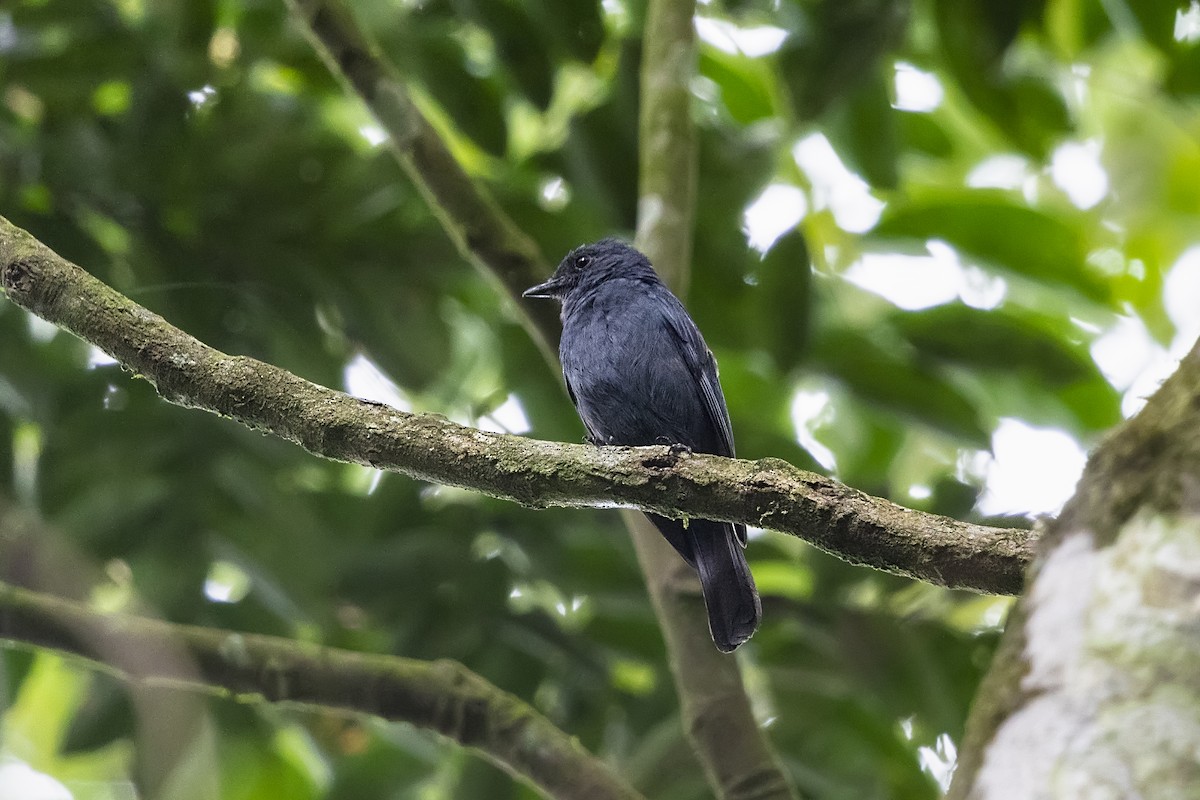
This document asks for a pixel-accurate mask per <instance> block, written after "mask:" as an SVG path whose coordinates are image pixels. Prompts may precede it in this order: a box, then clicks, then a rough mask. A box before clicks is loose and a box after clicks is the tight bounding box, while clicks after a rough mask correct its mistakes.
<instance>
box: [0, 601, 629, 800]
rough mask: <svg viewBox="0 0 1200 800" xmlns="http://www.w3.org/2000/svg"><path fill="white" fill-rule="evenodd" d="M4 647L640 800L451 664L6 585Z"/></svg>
mask: <svg viewBox="0 0 1200 800" xmlns="http://www.w3.org/2000/svg"><path fill="white" fill-rule="evenodd" d="M0 639H8V640H10V641H15V642H22V643H26V644H31V645H36V646H38V647H43V648H49V649H52V650H57V651H60V652H63V653H68V654H72V655H75V656H80V657H82V658H83V659H86V660H87V661H88V662H90V663H91V664H92V665H93V666H98V667H101V668H103V669H104V670H105V671H107V672H110V673H112V674H114V675H116V676H117V677H119V678H122V679H124V680H127V681H129V682H131V683H133V684H134V685H135V686H136V685H147V684H149V685H166V686H170V687H172V688H181V689H190V690H194V691H198V692H203V693H206V694H212V695H217V696H227V697H230V696H231V697H234V698H236V699H238V700H242V701H254V702H260V701H267V702H271V703H281V702H287V703H297V704H300V705H303V706H310V707H320V708H324V709H340V710H344V711H350V712H359V713H364V714H371V715H373V716H377V717H381V718H383V719H387V720H392V721H399V722H408V723H411V724H412V725H416V726H417V727H419V728H428V729H430V730H434V731H437V732H438V733H440V734H442V735H443V736H446V737H448V738H450V739H453V740H454V741H456V742H458V743H459V744H461V745H464V746H466V747H470V748H473V749H475V750H477V751H479V752H480V753H482V754H483V755H484V756H485V757H487V758H488V759H489V760H490V761H492V762H494V763H495V764H497V765H499V766H500V767H502V768H503V769H505V770H506V771H507V772H509V773H510V774H512V775H513V776H514V777H516V778H518V779H520V780H523V781H526V782H528V783H530V784H532V785H533V786H535V787H537V788H538V789H540V790H541V792H542V793H543V794H544V795H545V796H547V797H551V798H560V799H561V800H572V799H573V798H581V799H582V798H586V799H587V800H638V798H640V797H641V796H640V795H639V794H638V793H637V792H635V791H634V790H633V789H632V788H630V787H629V786H628V785H627V784H626V783H625V782H624V781H623V780H622V779H621V778H620V777H619V776H618V775H617V774H615V773H614V772H613V770H612V769H611V768H610V767H609V766H608V765H606V764H604V763H603V762H602V761H600V760H599V759H597V758H596V757H595V756H593V755H591V754H590V753H588V752H587V751H586V750H584V748H583V746H582V745H580V744H579V742H578V740H576V739H574V738H573V737H571V736H568V735H567V734H565V733H563V732H562V731H561V730H559V729H558V728H556V727H555V726H554V725H553V724H552V723H551V722H550V721H549V720H548V719H546V718H545V717H543V716H542V715H541V714H539V713H538V712H537V711H535V710H534V709H533V708H532V707H530V706H529V705H527V704H526V703H524V702H523V701H522V700H520V699H519V698H517V697H515V696H513V695H511V694H508V693H507V692H504V691H502V690H500V689H498V688H496V687H495V686H493V685H492V684H490V683H488V682H487V681H486V680H484V679H483V678H481V677H480V676H478V675H476V674H475V673H474V672H471V671H470V670H468V669H467V668H466V667H464V666H462V665H461V664H459V663H457V662H454V661H437V662H432V663H430V662H425V661H418V660H414V659H408V658H398V657H395V656H381V655H369V654H363V653H353V652H349V651H344V650H335V649H332V648H325V647H318V646H316V645H312V644H305V643H301V642H296V641H292V640H290V639H281V638H277V637H274V636H260V635H255V634H245V633H237V632H233V631H222V630H216V629H213V628H200V627H194V626H190V625H174V624H171V623H167V622H160V621H157V620H151V619H145V618H138V617H129V616H124V615H117V614H100V613H97V612H95V611H91V610H90V609H88V608H87V606H85V605H82V604H80V603H74V602H70V601H67V600H62V599H59V598H55V597H50V596H48V595H43V594H39V593H37V592H31V591H27V590H25V589H18V588H15V587H13V586H10V585H8V584H4V583H0ZM180 655H182V656H183V657H182V658H181V657H179V656H180Z"/></svg>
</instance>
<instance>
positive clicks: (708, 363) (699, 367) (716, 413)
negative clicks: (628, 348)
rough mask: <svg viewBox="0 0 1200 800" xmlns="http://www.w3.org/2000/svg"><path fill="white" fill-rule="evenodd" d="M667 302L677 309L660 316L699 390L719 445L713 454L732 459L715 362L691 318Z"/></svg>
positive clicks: (730, 434)
mask: <svg viewBox="0 0 1200 800" xmlns="http://www.w3.org/2000/svg"><path fill="white" fill-rule="evenodd" d="M671 299H672V300H674V301H675V303H673V304H672V305H674V304H679V307H678V308H677V309H675V308H672V309H669V310H668V311H667V313H665V314H664V315H663V316H664V317H665V319H666V320H667V327H668V329H669V330H670V331H671V333H672V334H674V341H675V345H676V347H677V349H678V350H679V354H680V356H681V357H682V358H683V362H684V363H685V364H686V365H687V368H688V372H690V373H691V374H692V378H693V379H694V380H695V381H696V385H697V386H699V387H700V395H701V399H703V401H704V410H705V411H706V412H707V413H708V419H709V422H711V423H712V426H713V430H715V431H716V432H717V440H718V442H719V444H720V445H721V452H719V453H716V455H721V456H729V457H731V458H732V457H733V453H734V451H733V426H732V425H731V424H730V422H729V409H728V408H727V407H726V405H725V395H724V393H723V392H722V391H721V382H720V380H719V379H718V377H717V360H716V359H715V358H713V354H712V351H711V350H709V349H708V345H706V344H705V343H704V337H702V336H701V335H700V330H699V329H698V328H697V327H696V323H694V322H692V319H691V317H689V316H688V315H687V312H686V311H684V309H683V304H682V303H679V301H678V300H676V299H675V298H674V297H672V298H671Z"/></svg>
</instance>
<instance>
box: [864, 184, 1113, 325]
mask: <svg viewBox="0 0 1200 800" xmlns="http://www.w3.org/2000/svg"><path fill="white" fill-rule="evenodd" d="M871 236H872V237H873V238H875V239H877V240H880V241H881V242H887V241H895V240H904V239H909V240H916V241H919V242H922V243H924V242H925V241H928V240H929V239H942V240H945V241H946V242H948V243H950V244H951V245H953V246H954V247H956V248H957V249H958V250H960V251H962V252H963V253H965V254H967V255H969V256H972V257H974V258H975V259H978V260H980V261H983V262H985V263H988V264H992V265H995V266H998V267H1003V268H1004V269H1007V270H1009V271H1011V272H1013V273H1015V274H1018V275H1024V276H1026V277H1029V278H1033V279H1035V280H1037V281H1042V282H1045V283H1050V284H1058V285H1061V286H1070V287H1072V288H1073V289H1075V290H1077V291H1078V292H1080V293H1081V294H1082V295H1083V296H1085V297H1087V298H1090V299H1092V300H1095V301H1097V302H1100V303H1108V302H1110V291H1109V288H1108V284H1107V283H1106V282H1105V281H1104V280H1103V279H1102V278H1101V277H1100V276H1098V275H1096V274H1095V273H1093V272H1092V270H1091V268H1090V267H1089V266H1088V265H1087V263H1086V257H1087V241H1086V239H1085V237H1084V235H1083V232H1082V231H1081V229H1080V228H1079V227H1078V226H1077V225H1075V224H1074V223H1073V221H1070V220H1069V218H1064V216H1062V215H1059V216H1051V215H1050V214H1047V213H1045V212H1042V211H1038V210H1036V209H1032V208H1028V207H1026V206H1023V205H1018V204H1017V202H1016V201H1015V199H1013V198H1010V197H1009V196H1008V195H1005V194H1004V193H1002V192H993V191H963V192H947V193H944V194H940V195H938V196H935V197H932V198H929V199H926V200H921V201H917V202H914V203H911V204H904V205H901V204H896V205H893V206H892V207H891V208H890V209H889V210H888V211H887V212H885V214H884V217H883V219H882V220H880V222H879V224H878V225H877V226H876V227H875V229H874V230H873V231H872V232H871Z"/></svg>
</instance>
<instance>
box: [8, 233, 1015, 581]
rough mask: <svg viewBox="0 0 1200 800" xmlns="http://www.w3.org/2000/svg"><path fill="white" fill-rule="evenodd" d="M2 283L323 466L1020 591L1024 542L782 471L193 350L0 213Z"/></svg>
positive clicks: (776, 463)
mask: <svg viewBox="0 0 1200 800" xmlns="http://www.w3.org/2000/svg"><path fill="white" fill-rule="evenodd" d="M0 285H2V286H3V288H4V291H5V293H6V294H7V295H8V297H9V299H10V300H12V301H13V302H14V303H16V304H17V305H19V306H22V307H23V308H26V309H28V310H29V311H31V312H33V313H34V314H37V315H38V316H40V317H42V318H43V319H45V320H47V321H49V322H52V323H54V324H55V325H58V326H59V327H61V328H64V329H66V330H68V331H71V332H72V333H74V334H75V335H77V336H79V337H80V338H82V339H84V340H86V341H88V342H91V343H92V344H94V345H96V346H97V347H99V348H100V349H101V350H103V351H104V352H106V353H108V354H109V355H110V356H112V357H113V358H115V359H116V360H117V361H119V362H120V363H121V364H122V365H124V366H125V368H127V369H129V370H130V371H132V372H133V373H135V374H136V375H138V376H140V377H143V378H145V379H146V380H148V381H150V382H151V383H152V384H153V385H154V386H155V388H156V389H157V391H158V393H159V394H160V395H161V396H162V397H163V398H164V399H165V400H167V401H169V402H172V403H175V404H177V405H181V406H186V407H189V408H199V409H203V410H206V411H211V412H213V413H216V414H220V415H221V416H224V417H229V418H231V419H234V420H236V421H238V422H241V423H242V424H244V425H246V426H248V427H250V428H253V429H256V430H261V431H266V432H270V433H273V434H275V435H277V436H279V437H281V438H284V439H287V440H288V441H291V442H295V443H296V444H299V445H300V446H301V447H303V448H304V449H306V450H308V451H309V452H311V453H313V454H315V455H318V456H322V457H324V458H329V459H333V460H337V461H346V462H353V463H357V464H363V465H366V466H371V467H376V468H378V469H386V470H391V471H394V472H400V473H404V474H406V475H410V476H412V477H415V478H419V479H422V480H428V481H431V482H435V483H442V484H446V485H451V486H460V487H463V488H467V489H473V490H475V491H479V492H482V493H485V494H488V495H491V496H493V497H499V498H504V499H507V500H513V501H515V502H518V503H522V504H524V505H528V506H533V507H545V506H551V505H558V506H611V505H614V504H619V505H627V506H633V507H636V508H640V509H643V510H647V511H654V512H657V513H660V514H665V515H667V516H673V517H688V516H691V517H703V518H706V519H715V520H729V521H731V522H745V523H747V524H750V525H758V526H761V527H765V528H772V529H775V530H780V531H783V532H786V533H791V534H793V535H796V536H800V537H802V538H804V539H806V540H807V541H810V542H812V543H813V544H815V545H817V546H818V547H821V548H822V549H825V550H828V551H829V552H831V553H834V554H835V555H838V556H840V557H842V558H844V559H846V560H848V561H851V562H853V563H857V564H865V565H868V566H872V567H875V568H877V569H883V570H886V571H889V572H895V573H898V574H902V575H908V576H911V577H914V578H918V579H921V580H926V581H929V582H931V583H936V584H938V585H941V586H948V587H953V588H967V589H974V590H977V591H981V592H992V593H998V594H1013V593H1016V592H1018V591H1020V588H1021V579H1022V571H1023V570H1024V567H1025V565H1026V563H1027V561H1028V558H1029V554H1030V552H1031V543H1032V540H1031V536H1030V533H1029V531H1024V530H1018V529H1009V528H989V527H986V526H981V525H972V524H969V523H963V522H958V521H956V520H952V519H949V518H946V517H939V516H936V515H933V514H926V513H923V512H919V511H913V510H910V509H906V508H903V507H901V506H898V505H895V504H894V503H890V502H888V501H886V500H882V499H879V498H874V497H870V496H868V495H866V494H863V493H862V492H858V491H856V490H854V489H851V488H850V487H848V486H845V485H843V484H840V483H838V482H837V481H834V480H831V479H829V478H825V477H823V476H821V475H817V474H816V473H812V472H805V471H803V470H799V469H797V468H795V467H793V466H792V465H790V464H788V463H787V462H785V461H781V460H779V459H773V458H766V459H760V460H758V461H746V460H740V459H728V458H721V457H719V456H708V455H687V454H684V455H680V454H676V453H672V452H671V450H670V449H669V448H667V447H644V448H625V447H603V448H596V447H592V446H590V445H572V444H558V443H554V442H542V441H537V440H534V439H526V438H523V437H519V436H510V435H505V434H496V433H490V432H487V431H481V430H478V429H475V428H468V427H464V426H462V425H457V424H455V423H453V422H450V421H449V420H448V419H446V418H444V417H442V416H439V415H434V414H409V413H405V412H402V411H399V410H397V409H394V408H391V407H389V406H384V405H381V404H378V403H372V402H367V401H363V400H358V399H356V398H353V397H350V396H349V395H346V394H343V393H342V392H338V391H334V390H332V389H327V388H325V387H322V386H318V385H316V384H314V383H312V382H310V381H306V380H304V379H303V378H300V377H298V376H296V375H293V374H292V373H290V372H287V371H286V370H282V369H280V368H278V367H274V366H271V365H270V364H265V363H263V362H261V361H257V360H255V359H253V358H248V357H245V356H231V355H226V354H225V353H222V352H219V351H217V350H215V349H213V348H211V347H209V346H207V345H205V344H204V343H202V342H200V341H199V340H197V339H196V338H194V337H192V336H190V335H188V334H187V333H184V332H183V331H181V330H179V329H178V328H175V327H174V326H172V325H171V324H170V323H168V322H167V321H166V320H164V319H163V318H162V317H160V316H158V315H157V314H154V313H153V312H151V311H149V310H147V309H146V308H143V307H142V306H140V305H138V304H137V303H134V302H133V301H132V300H130V299H129V298H127V297H125V296H123V295H121V294H119V293H118V292H116V291H115V290H113V289H112V288H110V287H108V286H106V285H105V284H104V283H101V282H100V281H99V280H97V279H96V278H94V277H92V276H91V275H89V274H88V273H86V272H84V271H83V270H82V269H80V268H79V267H77V266H75V265H74V264H72V263H70V262H68V261H66V260H65V259H63V258H61V257H59V256H58V255H57V254H55V253H54V252H53V251H51V250H50V249H49V248H48V247H46V246H45V245H43V244H42V243H40V242H38V241H37V240H36V239H34V238H33V237H32V236H30V235H29V234H28V233H26V232H25V231H23V230H21V229H20V228H17V227H16V226H14V225H13V224H12V223H10V222H8V221H7V220H6V219H4V218H3V217H0Z"/></svg>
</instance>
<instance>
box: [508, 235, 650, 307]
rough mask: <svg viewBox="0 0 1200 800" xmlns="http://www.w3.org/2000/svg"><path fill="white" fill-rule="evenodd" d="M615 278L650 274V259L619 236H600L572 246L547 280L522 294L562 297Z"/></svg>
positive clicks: (525, 295) (526, 295) (558, 298)
mask: <svg viewBox="0 0 1200 800" xmlns="http://www.w3.org/2000/svg"><path fill="white" fill-rule="evenodd" d="M619 277H630V278H633V277H649V278H653V277H654V268H653V267H651V266H650V261H649V259H647V258H646V257H645V256H644V255H642V254H641V253H640V252H639V251H638V250H636V249H634V248H633V247H631V246H629V245H627V244H625V242H622V241H620V240H619V239H601V240H600V241H598V242H595V243H593V244H585V245H581V246H579V247H576V248H575V249H574V250H572V251H571V252H569V253H567V255H566V257H565V258H563V260H562V261H561V262H560V263H559V265H558V269H556V270H554V274H553V275H551V276H550V280H548V281H546V282H545V283H539V284H538V285H537V286H532V287H530V288H528V289H526V290H525V291H524V292H523V293H522V294H521V296H522V297H551V298H554V299H557V300H562V299H564V298H566V297H567V296H568V295H570V294H572V293H573V292H575V291H576V290H579V289H584V290H586V289H589V288H594V287H597V286H599V285H600V284H602V283H603V282H604V281H607V280H610V279H612V278H619Z"/></svg>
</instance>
